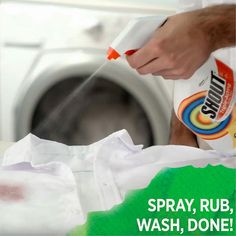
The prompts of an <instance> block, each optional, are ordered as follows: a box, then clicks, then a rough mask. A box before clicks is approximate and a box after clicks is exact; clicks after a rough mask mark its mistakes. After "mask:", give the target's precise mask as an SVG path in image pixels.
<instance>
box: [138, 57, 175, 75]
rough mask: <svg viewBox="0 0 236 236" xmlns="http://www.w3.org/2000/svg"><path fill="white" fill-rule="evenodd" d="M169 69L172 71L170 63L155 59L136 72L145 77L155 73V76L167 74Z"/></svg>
mask: <svg viewBox="0 0 236 236" xmlns="http://www.w3.org/2000/svg"><path fill="white" fill-rule="evenodd" d="M170 69H172V65H171V64H170V63H168V62H167V61H166V60H163V59H161V58H156V59H154V60H152V61H151V62H149V63H148V64H146V65H144V66H142V67H140V68H138V69H137V71H138V73H139V74H141V75H146V74H155V73H156V74H157V73H161V72H163V71H164V72H168V71H169V70H170Z"/></svg>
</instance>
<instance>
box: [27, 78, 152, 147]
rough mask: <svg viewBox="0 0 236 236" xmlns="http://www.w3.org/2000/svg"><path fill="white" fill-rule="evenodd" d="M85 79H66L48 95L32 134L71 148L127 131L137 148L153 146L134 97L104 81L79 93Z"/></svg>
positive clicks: (146, 121) (37, 113)
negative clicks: (123, 130) (138, 146)
mask: <svg viewBox="0 0 236 236" xmlns="http://www.w3.org/2000/svg"><path fill="white" fill-rule="evenodd" d="M85 78H86V76H84V77H83V78H82V77H79V78H78V77H71V78H67V79H65V80H62V81H60V82H59V83H57V84H56V85H54V86H53V87H51V88H50V89H49V90H48V91H47V92H45V94H44V95H43V96H42V98H41V99H40V101H39V103H38V105H37V106H36V108H35V112H34V115H33V118H32V125H31V132H32V133H33V134H35V135H37V136H38V137H41V138H45V139H50V140H54V141H58V142H62V143H65V144H68V145H88V144H91V143H93V142H96V141H98V140H100V139H102V138H104V137H106V136H107V135H109V134H111V133H113V132H115V131H118V130H121V129H126V130H127V131H128V132H129V134H130V135H131V137H132V139H133V141H134V143H135V144H143V145H144V147H148V146H151V145H153V144H154V143H153V132H152V128H151V125H150V122H149V119H148V117H147V115H146V113H145V110H144V109H143V107H142V106H141V105H140V104H139V102H138V101H137V99H136V98H135V97H134V96H133V95H132V94H130V93H129V92H128V91H126V90H125V89H124V88H122V87H120V86H119V85H117V84H115V83H114V82H112V81H109V80H107V79H106V78H102V77H98V78H97V79H96V80H93V82H92V83H90V84H89V85H88V86H85V87H84V89H81V90H80V89H79V87H80V85H81V84H82V83H83V81H84V80H85ZM81 87H82V86H81ZM78 90H80V91H79V92H75V91H78ZM71 94H74V95H71ZM68 97H70V102H68V100H67V98H68ZM58 107H59V109H57V108H58Z"/></svg>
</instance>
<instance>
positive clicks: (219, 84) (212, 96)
mask: <svg viewBox="0 0 236 236" xmlns="http://www.w3.org/2000/svg"><path fill="white" fill-rule="evenodd" d="M225 85H226V82H225V80H224V79H223V78H221V77H219V76H217V75H215V74H214V72H213V71H211V82H210V89H209V91H208V94H207V96H206V99H205V102H204V104H203V106H202V108H201V112H202V113H203V114H204V115H207V116H209V117H210V118H211V119H212V120H214V119H215V118H216V117H217V115H218V112H219V109H220V106H221V103H222V100H223V96H224V94H225Z"/></svg>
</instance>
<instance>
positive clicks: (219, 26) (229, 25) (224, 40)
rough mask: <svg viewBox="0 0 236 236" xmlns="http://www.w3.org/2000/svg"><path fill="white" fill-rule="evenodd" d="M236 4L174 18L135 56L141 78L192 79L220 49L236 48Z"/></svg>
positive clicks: (132, 59)
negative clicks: (144, 75) (142, 76)
mask: <svg viewBox="0 0 236 236" xmlns="http://www.w3.org/2000/svg"><path fill="white" fill-rule="evenodd" d="M235 11H236V5H235V4H222V5H217V6H212V7H207V8H203V9H200V10H196V11H192V12H186V13H181V14H177V15H174V16H171V17H170V18H169V19H168V21H167V22H166V23H165V24H164V26H162V27H161V28H159V29H158V30H157V31H156V33H155V34H154V36H153V37H152V38H151V39H150V41H149V42H148V43H147V44H146V45H144V47H143V48H141V49H140V50H138V51H137V52H136V53H134V54H133V55H132V56H129V57H127V60H128V63H129V64H130V66H131V67H133V68H134V69H136V70H137V71H138V72H139V73H140V74H149V73H150V74H153V75H161V76H163V77H164V78H166V79H188V78H189V77H191V76H192V74H193V73H194V72H195V71H196V70H197V69H198V68H199V67H200V66H201V65H202V64H203V63H204V62H205V61H206V60H207V59H208V57H209V56H210V54H211V53H212V52H213V51H215V50H216V49H219V48H223V47H230V46H233V45H235V14H236V12H235Z"/></svg>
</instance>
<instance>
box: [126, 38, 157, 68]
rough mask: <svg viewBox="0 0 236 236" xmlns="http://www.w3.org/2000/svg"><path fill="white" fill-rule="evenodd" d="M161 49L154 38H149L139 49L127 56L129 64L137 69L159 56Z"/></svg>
mask: <svg viewBox="0 0 236 236" xmlns="http://www.w3.org/2000/svg"><path fill="white" fill-rule="evenodd" d="M160 53H161V50H160V49H159V47H158V45H156V43H154V40H150V41H149V42H148V43H147V44H146V45H145V46H144V47H143V48H141V49H139V50H138V51H137V52H135V53H134V54H133V55H131V56H128V57H127V61H128V63H129V65H130V66H131V67H132V68H133V69H138V68H140V67H142V66H144V65H146V64H148V63H149V62H150V61H152V60H154V59H156V58H158V57H159V56H160Z"/></svg>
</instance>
